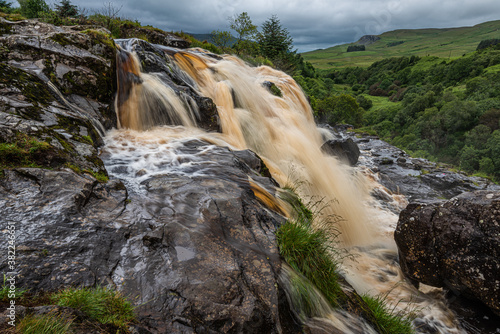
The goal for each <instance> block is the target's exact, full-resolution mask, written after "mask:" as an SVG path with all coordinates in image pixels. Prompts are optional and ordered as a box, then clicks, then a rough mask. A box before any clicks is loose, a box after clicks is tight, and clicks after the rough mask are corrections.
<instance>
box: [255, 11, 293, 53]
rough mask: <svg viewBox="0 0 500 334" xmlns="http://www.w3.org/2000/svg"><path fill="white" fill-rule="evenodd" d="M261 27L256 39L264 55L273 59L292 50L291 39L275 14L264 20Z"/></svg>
mask: <svg viewBox="0 0 500 334" xmlns="http://www.w3.org/2000/svg"><path fill="white" fill-rule="evenodd" d="M261 28H262V31H261V33H260V34H259V36H258V38H257V39H258V43H259V47H260V52H261V53H262V55H263V56H264V57H267V58H269V59H271V60H275V59H279V58H283V57H287V56H288V55H289V54H290V53H291V52H292V47H293V39H292V37H291V36H290V33H289V32H288V30H287V29H286V28H285V27H283V26H282V25H281V23H280V20H279V19H278V17H277V16H276V15H273V16H271V17H270V18H269V19H267V20H266V21H264V23H263V24H262V27H261Z"/></svg>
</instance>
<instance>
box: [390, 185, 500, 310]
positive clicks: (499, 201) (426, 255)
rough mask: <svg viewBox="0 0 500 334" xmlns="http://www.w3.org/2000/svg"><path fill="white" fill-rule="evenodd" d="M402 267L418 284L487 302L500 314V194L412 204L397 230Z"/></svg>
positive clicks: (485, 194)
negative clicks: (444, 289) (442, 288)
mask: <svg viewBox="0 0 500 334" xmlns="http://www.w3.org/2000/svg"><path fill="white" fill-rule="evenodd" d="M394 238H395V240H396V243H397V245H398V249H399V254H400V264H401V269H402V270H403V272H404V273H405V275H406V276H407V277H409V278H410V279H411V280H413V281H416V282H421V283H424V284H428V285H432V286H437V287H444V288H447V289H450V290H452V291H454V292H456V293H460V294H463V295H464V296H467V297H471V298H476V299H479V300H481V301H482V302H483V303H484V304H486V305H487V306H489V307H490V308H491V309H492V310H493V311H494V312H495V313H496V314H497V315H500V280H499V277H500V261H499V259H500V193H499V192H489V191H476V192H473V193H464V194H462V195H460V196H457V197H455V198H453V199H451V200H449V201H447V202H438V203H429V204H424V203H412V204H410V205H408V207H407V208H406V209H405V210H403V211H402V212H401V215H400V218H399V222H398V225H397V228H396V231H395V233H394Z"/></svg>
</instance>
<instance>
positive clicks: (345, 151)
mask: <svg viewBox="0 0 500 334" xmlns="http://www.w3.org/2000/svg"><path fill="white" fill-rule="evenodd" d="M321 150H323V152H327V153H328V154H331V155H334V156H336V157H338V158H339V159H340V160H343V161H345V162H347V163H349V164H350V165H351V166H354V165H356V163H357V162H358V158H359V148H358V145H357V144H356V143H355V142H354V141H353V140H352V139H351V138H345V139H333V140H329V141H327V142H326V143H324V144H323V146H321Z"/></svg>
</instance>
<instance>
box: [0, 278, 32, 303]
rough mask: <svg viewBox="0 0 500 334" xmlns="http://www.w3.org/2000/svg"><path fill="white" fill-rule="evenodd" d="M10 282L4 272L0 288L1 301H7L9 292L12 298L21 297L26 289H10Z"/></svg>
mask: <svg viewBox="0 0 500 334" xmlns="http://www.w3.org/2000/svg"><path fill="white" fill-rule="evenodd" d="M10 287H11V286H10V284H9V282H8V281H7V276H6V275H5V274H4V275H3V284H2V287H1V288H0V301H3V302H7V301H8V300H9V299H11V298H9V294H12V293H13V294H14V298H15V299H18V298H22V297H23V295H24V294H25V293H26V292H27V291H28V290H26V289H21V288H17V287H15V288H14V290H13V291H12V290H10Z"/></svg>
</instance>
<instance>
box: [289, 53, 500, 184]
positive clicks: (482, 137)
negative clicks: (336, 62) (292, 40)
mask: <svg viewBox="0 0 500 334" xmlns="http://www.w3.org/2000/svg"><path fill="white" fill-rule="evenodd" d="M499 49H500V45H498V44H497V45H493V46H492V47H490V48H487V49H483V50H480V51H476V52H473V53H471V54H468V55H464V56H463V57H460V58H458V59H454V60H444V59H441V58H437V57H425V58H422V59H421V58H419V57H415V56H412V57H400V58H388V59H384V60H382V61H379V62H376V63H374V64H372V65H371V66H370V67H368V68H359V67H358V68H345V69H341V70H331V71H323V72H321V75H320V76H317V77H316V78H301V77H299V78H298V81H299V82H300V83H301V85H303V87H304V88H305V90H306V92H307V93H308V94H309V95H310V96H311V102H312V104H313V108H314V110H315V112H316V116H317V117H318V118H319V119H320V120H321V121H328V122H331V123H345V122H347V123H350V124H353V125H355V126H356V127H362V129H363V130H364V131H368V132H370V131H371V132H372V133H376V134H377V135H379V136H380V137H382V138H383V139H385V140H387V141H388V142H390V143H392V144H393V145H395V146H398V147H400V148H402V149H404V150H406V151H408V152H409V153H410V154H413V155H414V156H419V157H424V158H427V159H430V160H434V161H442V162H446V163H450V164H453V165H455V166H458V167H459V168H460V169H462V170H465V171H467V172H470V173H482V174H483V175H490V176H493V177H494V178H495V179H496V180H497V181H498V180H500V123H499V122H500V50H499ZM338 106H339V107H338Z"/></svg>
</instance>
